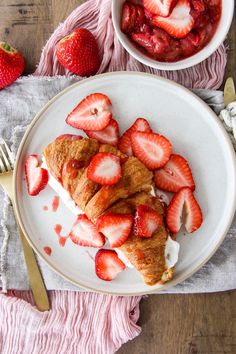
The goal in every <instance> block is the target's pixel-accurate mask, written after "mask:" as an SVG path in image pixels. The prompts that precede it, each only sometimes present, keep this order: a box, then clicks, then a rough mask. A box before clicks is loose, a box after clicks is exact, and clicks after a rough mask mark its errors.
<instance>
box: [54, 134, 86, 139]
mask: <svg viewBox="0 0 236 354" xmlns="http://www.w3.org/2000/svg"><path fill="white" fill-rule="evenodd" d="M81 139H83V137H82V136H81V135H74V134H62V135H59V136H58V137H57V138H56V141H58V140H71V141H75V140H81Z"/></svg>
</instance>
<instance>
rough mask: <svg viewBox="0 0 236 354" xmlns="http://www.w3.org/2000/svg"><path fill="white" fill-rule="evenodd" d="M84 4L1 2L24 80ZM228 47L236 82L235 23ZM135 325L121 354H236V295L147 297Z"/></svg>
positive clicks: (0, 23)
mask: <svg viewBox="0 0 236 354" xmlns="http://www.w3.org/2000/svg"><path fill="white" fill-rule="evenodd" d="M225 1H226V2H227V0H225ZM82 2H83V1H81V0H77V1H76V0H70V1H67V0H0V40H6V41H8V42H9V43H10V44H12V45H13V46H15V47H17V48H18V49H19V50H20V51H21V52H22V53H23V54H24V57H25V58H26V60H27V65H26V70H25V74H29V73H32V72H33V71H34V70H35V65H36V63H37V62H38V60H39V57H40V52H41V48H42V46H43V45H44V43H45V41H46V40H47V38H48V37H49V35H50V34H51V33H52V32H53V30H54V29H55V28H56V26H57V25H58V24H59V23H60V22H61V21H63V19H65V18H66V17H67V15H68V14H69V13H70V12H71V11H72V10H73V9H74V8H75V7H76V6H78V5H79V4H80V3H82ZM227 44H228V46H229V50H228V65H227V70H226V77H228V76H233V77H234V79H235V81H236V19H235V18H234V22H233V24H232V26H231V30H230V33H229V35H228V38H227ZM139 324H140V325H141V326H142V334H141V335H140V336H139V337H137V338H136V339H134V340H133V341H131V342H129V343H127V344H125V345H124V346H123V347H122V348H121V349H120V350H119V351H118V353H119V354H130V353H132V352H133V353H136V354H211V353H212V354H226V353H227V354H235V353H236V291H231V292H224V293H215V294H200V295H153V296H149V297H148V298H147V299H145V300H143V301H142V303H141V316H140V320H139ZM4 354H7V353H4ZM9 354H10V353H9ZM42 354H46V353H42ZM49 354H50V353H49ZM58 354H60V353H58ZM91 354H92V353H91Z"/></svg>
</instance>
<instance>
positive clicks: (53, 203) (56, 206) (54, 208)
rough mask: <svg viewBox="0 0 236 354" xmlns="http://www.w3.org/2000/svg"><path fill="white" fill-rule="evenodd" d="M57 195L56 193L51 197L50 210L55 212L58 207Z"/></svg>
mask: <svg viewBox="0 0 236 354" xmlns="http://www.w3.org/2000/svg"><path fill="white" fill-rule="evenodd" d="M59 201H60V199H59V197H58V196H57V195H55V197H53V200H52V211H53V212H54V213H55V212H56V211H57V209H58V207H59Z"/></svg>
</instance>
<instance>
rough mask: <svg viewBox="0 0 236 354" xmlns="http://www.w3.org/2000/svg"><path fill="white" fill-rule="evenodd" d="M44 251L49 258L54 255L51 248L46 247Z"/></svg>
mask: <svg viewBox="0 0 236 354" xmlns="http://www.w3.org/2000/svg"><path fill="white" fill-rule="evenodd" d="M43 249H44V252H45V253H47V255H48V256H51V254H52V249H51V247H48V246H45V247H44V248H43Z"/></svg>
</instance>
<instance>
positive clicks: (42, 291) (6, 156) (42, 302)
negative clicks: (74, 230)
mask: <svg viewBox="0 0 236 354" xmlns="http://www.w3.org/2000/svg"><path fill="white" fill-rule="evenodd" d="M1 142H2V143H0V185H2V187H3V189H4V190H5V192H6V193H7V194H8V196H9V198H10V200H11V202H12V205H13V208H14V198H13V178H12V176H13V167H14V159H13V155H12V152H11V150H10V149H9V147H8V146H7V144H6V142H5V141H4V140H3V139H1ZM17 225H18V229H19V234H20V239H21V244H22V248H23V252H24V257H25V263H26V266H27V271H28V277H29V283H30V287H31V290H32V293H33V297H34V301H35V305H36V306H37V308H38V310H40V311H47V310H49V309H50V304H49V299H48V295H47V291H46V288H45V285H44V282H43V278H42V275H41V273H40V270H39V267H38V264H37V261H36V258H35V255H34V252H33V250H32V248H31V247H30V245H29V243H28V242H27V240H26V238H25V236H24V234H23V231H22V230H21V227H20V225H19V224H18V222H17Z"/></svg>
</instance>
